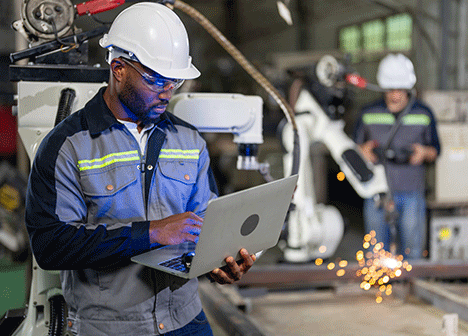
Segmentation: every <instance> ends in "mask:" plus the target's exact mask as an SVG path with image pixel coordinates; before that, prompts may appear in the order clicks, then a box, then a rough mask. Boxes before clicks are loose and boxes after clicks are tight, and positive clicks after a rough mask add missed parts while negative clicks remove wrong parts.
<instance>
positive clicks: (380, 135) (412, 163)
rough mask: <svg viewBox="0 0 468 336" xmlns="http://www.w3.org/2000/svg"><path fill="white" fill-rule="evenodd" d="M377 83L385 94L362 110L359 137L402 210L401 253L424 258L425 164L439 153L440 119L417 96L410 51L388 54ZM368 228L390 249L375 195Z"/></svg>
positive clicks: (367, 205)
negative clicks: (382, 168)
mask: <svg viewBox="0 0 468 336" xmlns="http://www.w3.org/2000/svg"><path fill="white" fill-rule="evenodd" d="M377 82H378V84H379V86H380V87H381V88H382V89H383V90H385V92H384V96H383V98H382V99H379V100H378V101H376V102H373V103H371V104H369V105H367V106H365V107H364V108H363V110H362V112H361V115H360V117H359V119H358V121H357V123H356V128H355V132H354V140H355V141H356V143H358V144H359V145H360V148H361V150H362V153H363V154H364V156H365V157H366V158H367V159H368V160H370V161H372V162H373V163H383V164H384V165H385V169H386V172H387V179H388V184H389V188H390V190H391V193H392V194H393V198H394V202H395V206H396V210H397V213H398V218H397V223H396V229H397V233H398V234H397V238H398V240H397V242H396V243H397V246H398V250H397V252H398V253H399V254H402V255H403V256H404V257H406V258H409V259H419V258H421V257H422V256H423V249H424V247H425V243H426V238H427V227H426V226H427V224H426V201H425V163H427V162H433V161H434V160H435V159H436V158H437V156H438V155H439V153H440V144H439V138H438V135H437V130H436V121H435V119H434V116H433V113H432V111H431V110H430V109H429V107H427V106H426V105H424V104H423V103H422V102H421V101H419V100H417V99H416V97H415V92H414V85H415V84H416V75H415V72H414V67H413V63H412V62H411V60H410V59H409V58H408V57H406V56H405V55H403V54H389V55H387V56H386V57H384V58H383V59H382V61H381V62H380V64H379V67H378V71H377ZM364 227H365V230H366V233H369V232H370V231H372V230H374V231H375V232H376V238H377V241H379V242H383V243H384V248H385V249H386V250H387V251H389V245H390V242H391V232H390V226H389V223H387V222H386V220H385V214H384V210H383V209H382V208H378V207H376V205H375V202H374V201H373V200H372V199H366V200H364Z"/></svg>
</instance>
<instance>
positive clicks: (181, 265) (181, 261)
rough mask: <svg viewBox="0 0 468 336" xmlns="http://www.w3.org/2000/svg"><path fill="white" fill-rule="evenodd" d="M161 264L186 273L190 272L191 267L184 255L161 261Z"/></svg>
mask: <svg viewBox="0 0 468 336" xmlns="http://www.w3.org/2000/svg"><path fill="white" fill-rule="evenodd" d="M159 265H161V266H164V267H169V268H172V269H174V270H176V271H180V272H184V273H188V272H189V268H187V266H186V265H185V258H184V255H181V256H178V257H175V258H172V259H169V260H166V261H163V262H161V263H159Z"/></svg>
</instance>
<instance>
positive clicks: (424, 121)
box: [402, 114, 431, 126]
mask: <svg viewBox="0 0 468 336" xmlns="http://www.w3.org/2000/svg"><path fill="white" fill-rule="evenodd" d="M402 122H403V125H422V126H428V125H429V124H430V123H431V118H429V116H427V115H425V114H408V115H406V116H404V117H403V120H402Z"/></svg>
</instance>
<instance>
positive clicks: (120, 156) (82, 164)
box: [78, 150, 140, 170]
mask: <svg viewBox="0 0 468 336" xmlns="http://www.w3.org/2000/svg"><path fill="white" fill-rule="evenodd" d="M135 154H138V151H136V150H133V151H127V152H119V153H111V154H108V155H106V156H103V157H101V158H97V159H91V160H79V161H78V169H79V170H89V169H98V168H102V167H105V166H108V165H111V164H113V163H116V162H128V161H140V157H139V156H138V155H135ZM130 155H131V156H130Z"/></svg>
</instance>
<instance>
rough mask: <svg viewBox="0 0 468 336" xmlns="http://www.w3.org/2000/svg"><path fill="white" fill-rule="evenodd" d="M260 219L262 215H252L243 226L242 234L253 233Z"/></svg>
mask: <svg viewBox="0 0 468 336" xmlns="http://www.w3.org/2000/svg"><path fill="white" fill-rule="evenodd" d="M259 221H260V217H259V216H258V215H257V214H253V215H250V216H249V217H248V218H247V219H246V220H245V221H244V224H242V226H241V230H240V232H241V235H243V236H248V235H249V234H251V233H252V232H253V231H254V230H255V229H256V228H257V225H258V222H259Z"/></svg>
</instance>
